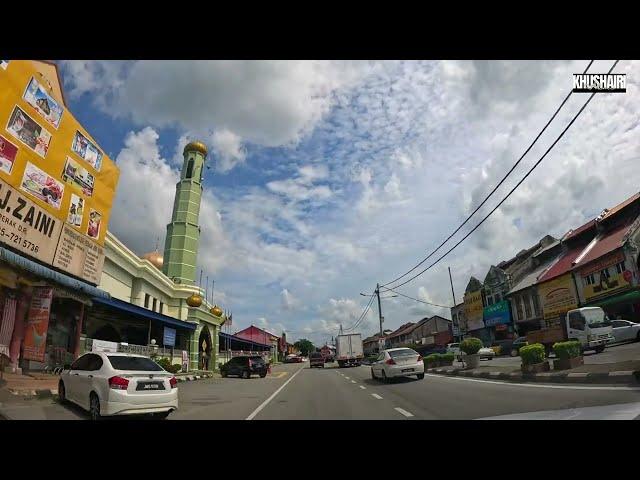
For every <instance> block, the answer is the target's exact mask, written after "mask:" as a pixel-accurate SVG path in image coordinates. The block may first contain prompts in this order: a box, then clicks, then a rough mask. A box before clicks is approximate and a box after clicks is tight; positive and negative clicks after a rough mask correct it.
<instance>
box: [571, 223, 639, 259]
mask: <svg viewBox="0 0 640 480" xmlns="http://www.w3.org/2000/svg"><path fill="white" fill-rule="evenodd" d="M634 220H635V219H634V218H631V219H629V220H627V221H626V222H625V223H624V224H622V225H620V226H619V227H617V228H614V229H613V230H611V231H610V232H607V233H605V234H604V235H603V236H602V237H600V238H598V240H597V241H596V243H595V245H594V246H593V247H592V248H591V249H590V250H589V252H588V253H587V254H586V255H585V256H584V258H581V259H580V263H579V264H578V265H575V266H576V267H582V266H584V265H586V264H587V263H589V262H591V261H593V260H596V259H598V258H600V257H602V256H604V255H606V254H608V253H611V252H613V251H614V250H617V249H618V248H620V247H621V246H622V239H623V238H624V236H625V235H626V233H627V232H628V231H629V227H630V226H631V224H632V223H633V222H634Z"/></svg>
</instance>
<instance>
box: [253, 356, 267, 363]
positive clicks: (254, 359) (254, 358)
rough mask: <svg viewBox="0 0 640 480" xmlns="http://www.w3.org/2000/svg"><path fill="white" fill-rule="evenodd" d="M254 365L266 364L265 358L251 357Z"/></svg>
mask: <svg viewBox="0 0 640 480" xmlns="http://www.w3.org/2000/svg"><path fill="white" fill-rule="evenodd" d="M249 358H250V359H251V361H252V362H254V363H264V358H262V357H249Z"/></svg>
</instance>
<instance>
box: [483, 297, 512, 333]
mask: <svg viewBox="0 0 640 480" xmlns="http://www.w3.org/2000/svg"><path fill="white" fill-rule="evenodd" d="M483 316H484V324H485V325H486V326H487V327H493V326H495V325H503V324H507V323H511V310H510V309H509V301H508V300H502V301H500V302H498V303H494V304H493V305H490V306H488V307H485V309H484V311H483ZM496 330H497V329H496Z"/></svg>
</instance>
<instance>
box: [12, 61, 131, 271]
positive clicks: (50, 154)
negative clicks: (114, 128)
mask: <svg viewBox="0 0 640 480" xmlns="http://www.w3.org/2000/svg"><path fill="white" fill-rule="evenodd" d="M39 69H41V67H40V65H39V64H38V62H33V61H30V60H12V61H10V62H8V63H7V64H6V65H5V68H2V69H0V227H2V228H4V231H3V232H0V233H1V235H0V242H2V243H5V244H7V245H9V246H10V247H12V248H14V249H16V250H19V251H20V252H21V253H23V254H25V255H28V256H30V257H33V258H34V259H36V260H38V261H41V262H43V263H46V264H49V265H52V266H54V267H57V268H59V269H60V270H63V271H65V272H67V273H70V274H72V275H74V276H76V277H79V278H82V279H84V280H86V281H87V282H90V283H93V284H98V283H99V280H100V275H101V273H102V265H103V262H104V250H103V246H104V240H105V235H106V232H107V225H108V223H109V217H110V215H111V207H112V203H113V197H114V195H115V190H116V186H117V183H118V178H119V175H120V172H119V169H118V167H117V166H116V165H115V164H114V163H113V162H112V161H111V159H110V158H109V157H108V156H107V155H105V154H104V152H103V151H102V150H101V149H100V147H99V146H98V143H97V142H96V141H95V140H94V139H93V138H92V137H91V136H90V135H89V133H88V132H87V131H86V130H84V128H83V127H82V126H81V125H80V123H79V122H78V121H77V120H76V119H75V118H74V116H73V115H72V114H71V112H69V111H68V110H67V108H66V107H65V105H64V103H63V101H62V100H63V99H62V98H56V97H57V95H58V94H59V93H56V92H57V91H54V89H53V87H52V85H51V83H50V82H49V80H47V77H46V76H45V75H44V74H43V73H41V72H40V71H39ZM42 71H45V69H44V68H42ZM52 81H54V80H52ZM67 226H68V227H69V228H66V227H67ZM77 257H78V258H77Z"/></svg>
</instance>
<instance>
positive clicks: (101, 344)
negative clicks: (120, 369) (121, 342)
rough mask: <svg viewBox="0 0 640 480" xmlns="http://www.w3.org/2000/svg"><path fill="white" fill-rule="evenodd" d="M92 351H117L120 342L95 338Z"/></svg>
mask: <svg viewBox="0 0 640 480" xmlns="http://www.w3.org/2000/svg"><path fill="white" fill-rule="evenodd" d="M91 351H92V352H114V353H115V352H117V351H118V344H117V343H116V342H107V341H106V340H94V341H93V343H92V344H91Z"/></svg>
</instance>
